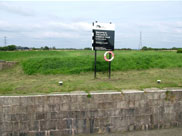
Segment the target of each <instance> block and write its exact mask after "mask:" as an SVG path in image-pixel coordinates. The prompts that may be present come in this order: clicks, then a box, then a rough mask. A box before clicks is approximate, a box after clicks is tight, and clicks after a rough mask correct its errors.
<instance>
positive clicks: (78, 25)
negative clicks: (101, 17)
mask: <svg viewBox="0 0 182 136" xmlns="http://www.w3.org/2000/svg"><path fill="white" fill-rule="evenodd" d="M48 25H49V26H50V27H57V28H63V29H68V30H73V31H78V30H81V31H91V30H92V24H90V23H87V22H75V23H63V22H53V21H52V22H49V23H48Z"/></svg>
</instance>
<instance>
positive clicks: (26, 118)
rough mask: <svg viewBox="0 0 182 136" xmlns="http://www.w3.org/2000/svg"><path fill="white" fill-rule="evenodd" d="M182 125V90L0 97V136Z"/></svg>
mask: <svg viewBox="0 0 182 136" xmlns="http://www.w3.org/2000/svg"><path fill="white" fill-rule="evenodd" d="M88 96H91V97H88ZM181 124H182V90H172V91H165V90H156V91H151V90H150V91H124V92H110V93H91V95H88V94H86V93H75V94H55V95H37V96H0V136H67V135H75V134H84V133H85V134H89V133H110V132H124V131H133V130H148V129H155V128H169V127H174V126H181Z"/></svg>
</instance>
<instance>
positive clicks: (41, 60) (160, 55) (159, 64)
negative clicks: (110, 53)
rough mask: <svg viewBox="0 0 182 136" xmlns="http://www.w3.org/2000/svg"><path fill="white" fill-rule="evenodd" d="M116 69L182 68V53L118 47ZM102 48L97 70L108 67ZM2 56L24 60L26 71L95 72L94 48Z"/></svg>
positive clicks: (0, 56) (7, 53)
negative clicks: (123, 49)
mask: <svg viewBox="0 0 182 136" xmlns="http://www.w3.org/2000/svg"><path fill="white" fill-rule="evenodd" d="M114 53H115V59H114V60H113V61H112V71H128V70H145V69H151V68H162V69H163V68H180V67H182V61H181V60H182V54H177V53H176V52H174V51H114ZM103 54H104V52H103V51H99V52H98V57H97V70H98V71H103V72H104V71H107V70H108V62H106V61H105V60H104V59H103ZM0 59H2V60H16V61H20V62H21V63H20V64H21V66H22V68H23V70H24V72H25V73H26V74H29V75H32V74H37V73H38V74H77V73H81V72H91V71H93V68H94V67H93V66H94V52H93V51H24V52H0Z"/></svg>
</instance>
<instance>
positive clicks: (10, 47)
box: [7, 45, 16, 51]
mask: <svg viewBox="0 0 182 136" xmlns="http://www.w3.org/2000/svg"><path fill="white" fill-rule="evenodd" d="M7 47H8V51H14V50H16V45H8V46H7Z"/></svg>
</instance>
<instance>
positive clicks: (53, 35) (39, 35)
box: [28, 31, 79, 39]
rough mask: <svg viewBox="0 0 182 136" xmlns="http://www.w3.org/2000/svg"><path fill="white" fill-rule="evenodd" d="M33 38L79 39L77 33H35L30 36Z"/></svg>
mask: <svg viewBox="0 0 182 136" xmlns="http://www.w3.org/2000/svg"><path fill="white" fill-rule="evenodd" d="M28 35H29V36H31V37H33V38H71V39H73V38H79V35H78V34H77V33H71V32H53V31H45V32H37V33H36V32H35V33H31V34H28Z"/></svg>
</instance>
